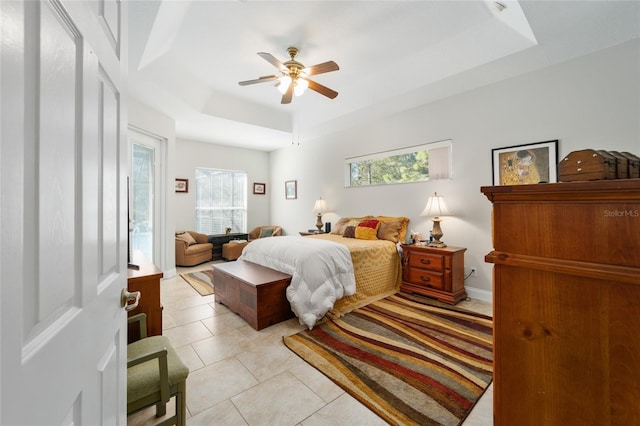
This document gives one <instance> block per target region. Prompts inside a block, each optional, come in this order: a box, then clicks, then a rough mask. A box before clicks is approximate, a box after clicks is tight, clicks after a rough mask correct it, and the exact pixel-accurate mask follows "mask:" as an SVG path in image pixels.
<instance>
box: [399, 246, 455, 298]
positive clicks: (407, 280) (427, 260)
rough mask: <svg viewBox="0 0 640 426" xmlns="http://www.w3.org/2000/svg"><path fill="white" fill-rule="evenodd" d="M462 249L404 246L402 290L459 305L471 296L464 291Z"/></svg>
mask: <svg viewBox="0 0 640 426" xmlns="http://www.w3.org/2000/svg"><path fill="white" fill-rule="evenodd" d="M465 251H467V249H466V248H462V247H443V248H436V247H427V246H422V245H418V244H411V245H408V244H403V245H402V285H401V286H400V290H402V291H405V292H408V293H419V294H423V295H425V296H429V297H433V298H435V299H438V300H440V301H441V302H445V303H450V304H453V305H455V304H456V303H458V302H459V301H461V300H462V299H465V298H466V297H467V293H466V291H465V290H464V252H465Z"/></svg>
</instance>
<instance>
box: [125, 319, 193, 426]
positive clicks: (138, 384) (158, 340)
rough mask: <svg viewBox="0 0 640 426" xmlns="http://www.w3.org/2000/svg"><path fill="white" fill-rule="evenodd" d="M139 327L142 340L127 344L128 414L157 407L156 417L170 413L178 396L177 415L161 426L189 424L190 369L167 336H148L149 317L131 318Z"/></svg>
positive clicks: (163, 422)
mask: <svg viewBox="0 0 640 426" xmlns="http://www.w3.org/2000/svg"><path fill="white" fill-rule="evenodd" d="M133 322H138V323H139V325H140V336H141V337H142V338H141V339H140V340H138V341H136V342H133V343H129V344H128V345H127V414H133V413H135V412H136V411H139V410H141V409H143V408H146V407H150V406H152V405H155V406H156V417H162V416H165V415H166V414H167V402H169V400H170V398H171V397H175V403H176V411H175V415H173V416H172V417H170V418H168V419H165V420H163V421H162V423H161V424H162V425H178V426H183V425H186V390H187V384H186V383H187V376H189V368H188V367H187V366H186V365H184V363H183V362H182V360H181V359H180V357H179V356H178V354H177V353H176V351H175V350H174V349H173V347H172V346H171V343H170V342H169V339H167V338H166V337H165V336H151V337H146V336H147V333H146V314H144V313H141V314H137V315H133V316H131V317H129V323H133Z"/></svg>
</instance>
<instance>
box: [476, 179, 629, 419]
mask: <svg viewBox="0 0 640 426" xmlns="http://www.w3.org/2000/svg"><path fill="white" fill-rule="evenodd" d="M481 191H482V192H483V193H484V194H485V195H486V196H487V198H489V200H490V201H491V202H493V246H494V251H492V252H491V253H489V254H488V255H487V256H486V257H485V260H486V261H487V262H490V263H493V264H494V272H493V274H494V278H493V310H494V322H495V324H494V327H495V330H494V380H495V382H494V392H493V393H494V397H493V401H494V420H495V421H494V424H495V425H505V426H512V425H522V426H526V425H532V426H534V425H535V426H539V425H563V426H564V425H638V424H640V179H627V180H610V181H596V182H572V183H556V184H541V185H522V186H499V187H483V188H481Z"/></svg>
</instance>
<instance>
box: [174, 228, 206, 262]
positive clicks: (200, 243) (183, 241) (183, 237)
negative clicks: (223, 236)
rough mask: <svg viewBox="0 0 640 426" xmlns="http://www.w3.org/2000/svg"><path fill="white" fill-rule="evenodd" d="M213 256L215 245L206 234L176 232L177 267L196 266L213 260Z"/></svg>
mask: <svg viewBox="0 0 640 426" xmlns="http://www.w3.org/2000/svg"><path fill="white" fill-rule="evenodd" d="M212 255H213V244H211V243H210V242H209V237H207V236H206V235H205V234H200V233H199V232H195V231H177V232H176V266H195V265H198V264H200V263H202V262H207V261H209V260H211V257H212Z"/></svg>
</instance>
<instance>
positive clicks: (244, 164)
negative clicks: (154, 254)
mask: <svg viewBox="0 0 640 426" xmlns="http://www.w3.org/2000/svg"><path fill="white" fill-rule="evenodd" d="M174 158H175V177H176V178H183V179H189V192H188V193H186V194H185V193H177V194H175V199H174V209H175V230H183V229H185V230H195V226H196V214H195V206H196V204H195V173H196V168H198V167H203V168H211V169H224V170H239V171H245V172H247V182H248V188H247V189H248V200H247V203H248V205H247V225H248V226H247V231H250V230H251V229H253V228H255V227H256V226H260V225H270V218H271V215H270V212H269V195H268V194H269V193H271V192H272V191H273V187H272V186H271V184H270V179H269V153H266V152H263V151H255V150H251V149H244V148H233V147H229V146H223V145H215V144H212V143H208V142H196V141H191V140H185V139H178V140H177V142H176V153H175V157H174ZM254 182H259V183H266V184H267V193H266V194H265V195H256V194H253V183H254Z"/></svg>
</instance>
